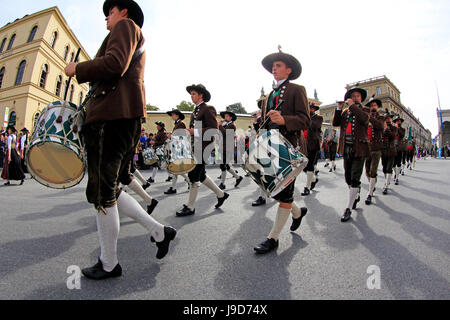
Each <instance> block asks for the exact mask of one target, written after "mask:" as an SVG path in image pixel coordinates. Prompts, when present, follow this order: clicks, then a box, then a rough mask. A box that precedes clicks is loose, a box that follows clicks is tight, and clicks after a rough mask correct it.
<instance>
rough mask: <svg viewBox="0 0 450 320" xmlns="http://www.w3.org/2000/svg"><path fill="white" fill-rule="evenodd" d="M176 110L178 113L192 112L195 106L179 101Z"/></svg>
mask: <svg viewBox="0 0 450 320" xmlns="http://www.w3.org/2000/svg"><path fill="white" fill-rule="evenodd" d="M177 109H178V110H180V111H194V109H195V104H193V103H192V102H188V101H184V100H183V101H181V102H180V104H179V105H177Z"/></svg>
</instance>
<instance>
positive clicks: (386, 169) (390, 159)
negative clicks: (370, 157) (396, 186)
mask: <svg viewBox="0 0 450 320" xmlns="http://www.w3.org/2000/svg"><path fill="white" fill-rule="evenodd" d="M396 135H397V128H396V127H395V126H393V125H392V116H391V115H390V114H389V112H386V115H385V120H384V132H383V150H382V155H381V163H382V165H383V173H384V179H385V184H384V188H383V194H384V195H387V194H388V190H389V187H390V185H391V179H392V168H393V167H394V162H395V156H396V155H397V151H396V149H395V136H396Z"/></svg>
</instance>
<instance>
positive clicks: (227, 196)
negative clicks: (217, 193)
mask: <svg viewBox="0 0 450 320" xmlns="http://www.w3.org/2000/svg"><path fill="white" fill-rule="evenodd" d="M229 197H230V195H229V194H228V193H226V192H225V195H224V196H223V197H222V198H217V199H218V202H217V204H216V209H219V208H220V207H221V206H222V205H223V203H224V202H225V200H227V199H228V198H229Z"/></svg>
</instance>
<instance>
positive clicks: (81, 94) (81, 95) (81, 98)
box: [79, 92, 83, 106]
mask: <svg viewBox="0 0 450 320" xmlns="http://www.w3.org/2000/svg"><path fill="white" fill-rule="evenodd" d="M82 103H83V92H80V104H79V105H80V106H81V104H82Z"/></svg>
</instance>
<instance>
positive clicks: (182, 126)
mask: <svg viewBox="0 0 450 320" xmlns="http://www.w3.org/2000/svg"><path fill="white" fill-rule="evenodd" d="M179 129H186V125H185V124H184V122H183V121H181V120H178V122H175V126H174V128H173V131H172V133H173V132H174V131H175V130H179Z"/></svg>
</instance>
